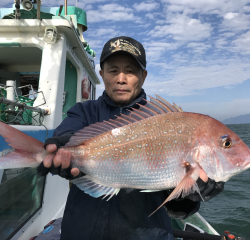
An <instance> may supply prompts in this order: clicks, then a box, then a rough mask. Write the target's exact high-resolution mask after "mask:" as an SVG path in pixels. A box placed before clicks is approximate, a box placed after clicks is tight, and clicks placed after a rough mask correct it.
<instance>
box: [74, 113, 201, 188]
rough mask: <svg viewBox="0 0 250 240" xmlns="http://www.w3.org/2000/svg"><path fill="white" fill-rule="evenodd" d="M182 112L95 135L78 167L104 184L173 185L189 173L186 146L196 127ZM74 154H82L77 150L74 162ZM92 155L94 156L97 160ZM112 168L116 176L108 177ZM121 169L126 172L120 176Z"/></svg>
mask: <svg viewBox="0 0 250 240" xmlns="http://www.w3.org/2000/svg"><path fill="white" fill-rule="evenodd" d="M178 115H179V116H178ZM183 115H185V114H184V113H175V114H162V115H161V116H155V117H151V118H147V119H144V120H141V121H140V122H136V123H132V124H129V125H127V126H124V127H120V128H117V129H115V131H114V130H110V131H108V132H107V133H105V134H102V135H100V136H99V137H98V138H93V139H91V140H89V141H87V142H86V143H85V149H86V150H85V154H84V159H83V158H81V160H80V161H77V162H81V163H80V165H77V167H79V169H80V170H81V171H82V172H85V173H86V174H88V175H90V176H93V177H94V178H95V180H97V181H98V182H99V183H101V184H103V185H104V186H111V187H115V188H117V187H119V188H124V187H128V186H130V187H132V188H138V189H166V188H168V189H169V188H173V187H174V186H175V184H176V182H177V181H178V180H180V179H182V178H183V177H184V176H185V174H186V170H185V168H184V167H183V165H182V163H183V161H184V158H185V155H186V154H187V151H186V150H185V149H188V147H189V148H190V146H187V145H188V144H189V145H190V142H191V141H190V135H191V130H190V128H191V127H193V128H195V127H197V126H195V122H194V121H192V119H191V118H190V120H189V121H188V122H191V123H192V124H191V126H189V125H187V124H183ZM173 121H175V122H173ZM173 123H174V124H173ZM196 125H197V123H196ZM152 130H153V131H152ZM180 130H181V131H180ZM192 130H194V129H192ZM159 133H160V134H159ZM188 142H189V143H188ZM107 152H108V153H109V154H107ZM110 155H111V157H110ZM74 157H75V158H78V157H82V153H81V154H80V155H78V154H77V150H76V152H75V153H73V162H74ZM89 159H94V161H95V164H93V163H92V162H91V163H90V162H89ZM110 169H112V173H113V174H112V176H113V177H112V178H106V172H107V171H109V170H110ZM172 172H175V174H174V175H172ZM121 173H125V174H123V175H122V176H121ZM148 176H150V181H149V179H148ZM138 182H139V183H138Z"/></svg>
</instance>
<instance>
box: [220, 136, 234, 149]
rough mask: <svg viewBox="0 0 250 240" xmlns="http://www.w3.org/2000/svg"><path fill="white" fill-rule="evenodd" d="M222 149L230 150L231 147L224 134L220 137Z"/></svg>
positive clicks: (228, 138)
mask: <svg viewBox="0 0 250 240" xmlns="http://www.w3.org/2000/svg"><path fill="white" fill-rule="evenodd" d="M221 142H222V147H224V148H230V147H231V146H232V140H231V138H230V137H229V136H228V135H227V134H226V135H223V136H221Z"/></svg>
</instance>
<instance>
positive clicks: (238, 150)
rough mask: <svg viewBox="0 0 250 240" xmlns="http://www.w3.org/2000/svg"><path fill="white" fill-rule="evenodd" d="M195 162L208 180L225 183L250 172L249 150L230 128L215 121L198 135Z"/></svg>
mask: <svg viewBox="0 0 250 240" xmlns="http://www.w3.org/2000/svg"><path fill="white" fill-rule="evenodd" d="M195 142H196V146H195V148H194V149H195V153H194V154H193V156H194V157H193V158H195V159H194V160H195V161H197V162H198V163H199V165H200V166H201V167H202V168H203V170H204V171H205V173H206V174H207V175H208V177H209V178H211V179H214V180H215V181H217V182H219V181H223V182H226V181H227V180H229V179H230V178H231V177H232V176H234V175H236V174H239V173H241V172H242V171H245V170H247V169H249V168H250V149H249V148H248V146H247V145H246V144H245V143H244V142H243V141H242V139H241V138H240V137H239V136H238V135H237V134H236V133H235V132H233V131H232V130H231V129H229V128H228V127H227V126H225V125H224V124H222V123H221V122H219V121H217V120H216V119H213V118H208V119H207V120H206V121H204V122H203V123H202V124H201V125H200V128H199V129H197V131H196V134H195Z"/></svg>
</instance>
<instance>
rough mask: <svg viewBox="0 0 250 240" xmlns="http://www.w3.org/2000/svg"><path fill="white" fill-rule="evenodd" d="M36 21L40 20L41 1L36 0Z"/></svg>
mask: <svg viewBox="0 0 250 240" xmlns="http://www.w3.org/2000/svg"><path fill="white" fill-rule="evenodd" d="M36 2H37V14H36V15H37V19H41V0H37V1H36Z"/></svg>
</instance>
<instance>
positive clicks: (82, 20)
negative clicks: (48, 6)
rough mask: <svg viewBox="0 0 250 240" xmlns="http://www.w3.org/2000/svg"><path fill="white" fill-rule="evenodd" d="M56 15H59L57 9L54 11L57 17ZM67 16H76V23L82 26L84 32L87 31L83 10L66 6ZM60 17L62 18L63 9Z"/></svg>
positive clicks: (85, 16)
mask: <svg viewBox="0 0 250 240" xmlns="http://www.w3.org/2000/svg"><path fill="white" fill-rule="evenodd" d="M58 14H59V8H58V10H57V11H56V15H57V16H58ZM67 15H76V19H77V23H78V24H81V25H83V29H84V31H86V30H87V29H88V26H87V15H86V12H85V11H84V10H83V9H81V8H78V7H71V6H68V7H67ZM61 16H64V7H63V9H62V13H61Z"/></svg>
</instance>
